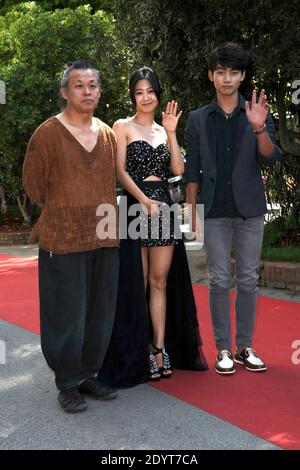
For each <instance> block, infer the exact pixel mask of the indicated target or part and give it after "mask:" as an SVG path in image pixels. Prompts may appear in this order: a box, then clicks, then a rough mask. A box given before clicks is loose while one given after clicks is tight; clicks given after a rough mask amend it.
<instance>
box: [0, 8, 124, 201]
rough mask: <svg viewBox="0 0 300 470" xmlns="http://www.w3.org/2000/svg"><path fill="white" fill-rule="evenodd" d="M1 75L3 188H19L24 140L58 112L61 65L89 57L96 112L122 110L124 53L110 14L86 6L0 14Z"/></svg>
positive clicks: (109, 114) (112, 116)
mask: <svg viewBox="0 0 300 470" xmlns="http://www.w3.org/2000/svg"><path fill="white" fill-rule="evenodd" d="M0 43H1V49H0V80H4V81H5V83H6V94H7V97H6V98H7V103H6V104H5V105H1V108H0V113H1V114H0V120H1V125H0V154H1V167H0V172H1V173H2V175H3V176H4V178H5V184H6V189H7V191H8V192H9V193H10V194H11V195H14V196H17V195H18V194H19V193H20V192H21V191H22V183H21V172H22V163H23V159H24V155H25V151H26V144H27V142H28V140H29V138H30V136H31V135H32V133H33V131H34V130H35V128H36V127H37V126H38V125H39V124H40V123H41V122H43V121H44V120H46V119H47V118H48V117H49V116H51V115H54V114H56V113H57V112H59V111H60V109H59V104H58V96H59V79H60V77H61V73H62V71H63V69H64V66H65V65H66V64H69V63H71V62H73V61H74V60H77V59H79V58H87V59H90V60H91V61H92V62H93V63H94V64H95V65H96V67H97V68H99V70H100V73H101V83H102V96H101V100H100V104H99V107H98V109H97V113H96V115H98V116H99V117H100V118H101V119H102V120H104V121H105V122H107V123H108V124H110V125H111V124H112V123H113V122H114V121H115V120H116V119H117V118H119V116H120V115H121V114H123V115H124V114H125V112H126V111H125V108H126V105H127V103H126V101H125V99H124V97H125V96H126V95H127V76H128V73H127V70H128V67H129V55H128V51H127V49H126V48H125V47H124V46H123V45H122V43H121V42H120V40H119V38H118V35H117V28H116V23H115V21H114V19H113V17H112V16H111V15H110V14H108V13H104V12H103V11H98V12H96V13H95V14H94V15H92V14H91V12H90V8H89V7H88V6H85V7H83V6H82V7H79V8H77V9H75V10H71V9H63V10H56V11H54V12H50V11H42V10H41V9H40V7H38V6H36V5H35V3H34V2H28V3H24V4H22V5H21V7H20V6H19V7H18V8H17V9H12V10H10V11H9V13H7V15H5V16H3V17H0Z"/></svg>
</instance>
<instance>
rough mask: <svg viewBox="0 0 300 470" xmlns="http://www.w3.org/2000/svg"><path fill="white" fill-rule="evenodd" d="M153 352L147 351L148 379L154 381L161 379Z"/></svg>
mask: <svg viewBox="0 0 300 470" xmlns="http://www.w3.org/2000/svg"><path fill="white" fill-rule="evenodd" d="M155 354H156V353H155V352H154V351H150V352H149V380H152V381H155V380H160V379H161V372H160V369H159V367H158V365H157V362H156V357H155Z"/></svg>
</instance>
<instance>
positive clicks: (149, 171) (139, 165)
mask: <svg viewBox="0 0 300 470" xmlns="http://www.w3.org/2000/svg"><path fill="white" fill-rule="evenodd" d="M126 171H127V173H128V174H129V175H130V176H131V178H132V179H133V180H134V181H143V180H144V179H146V178H148V177H149V176H151V175H152V176H157V177H158V178H160V179H161V180H163V181H166V180H167V177H168V175H169V174H170V151H169V148H168V146H167V144H160V145H158V146H157V147H152V145H151V144H149V142H147V141H146V140H134V141H133V142H130V144H128V145H127V158H126Z"/></svg>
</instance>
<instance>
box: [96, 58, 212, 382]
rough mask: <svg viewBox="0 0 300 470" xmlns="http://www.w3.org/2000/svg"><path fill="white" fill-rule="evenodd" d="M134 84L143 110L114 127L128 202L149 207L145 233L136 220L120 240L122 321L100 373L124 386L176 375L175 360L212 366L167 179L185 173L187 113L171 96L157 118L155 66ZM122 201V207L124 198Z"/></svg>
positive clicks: (119, 315)
mask: <svg viewBox="0 0 300 470" xmlns="http://www.w3.org/2000/svg"><path fill="white" fill-rule="evenodd" d="M129 89H130V96H131V99H132V102H133V103H134V105H135V107H136V113H135V115H134V116H133V117H130V118H128V119H120V120H118V121H117V122H116V123H115V124H114V126H113V129H114V131H115V134H116V137H117V146H118V150H117V172H118V179H119V181H120V183H121V185H122V186H123V188H124V191H125V192H124V196H123V197H125V198H126V202H127V206H128V207H132V205H133V204H137V203H139V204H140V207H141V208H142V209H141V212H140V217H139V231H140V236H139V237H138V238H137V237H136V235H135V234H132V233H131V229H130V222H131V221H132V219H131V218H128V220H127V223H126V238H124V239H121V243H120V275H119V292H118V302H117V311H116V320H115V327H114V331H113V335H112V339H111V342H110V346H109V349H108V352H107V355H106V358H105V361H104V364H103V367H102V369H101V374H100V380H101V381H105V382H106V383H109V384H110V385H111V386H115V387H118V388H121V387H128V386H132V385H136V384H138V383H142V382H145V381H146V380H159V379H161V378H170V377H171V375H172V366H173V367H180V368H185V369H192V370H205V369H207V363H206V360H205V357H204V355H203V353H202V350H201V339H200V335H199V326H198V321H197V312H196V307H195V302H194V297H193V290H192V284H191V279H190V273H189V267H188V263H187V258H186V253H185V248H184V244H183V241H182V239H181V234H180V229H179V225H178V223H177V217H176V214H175V215H174V212H173V211H171V213H169V212H168V209H169V207H170V206H171V205H172V200H171V197H170V193H169V191H168V186H167V182H166V181H167V177H168V175H169V173H170V170H171V172H172V173H173V175H182V174H183V171H184V162H183V159H182V156H181V152H180V149H179V146H178V143H177V138H176V127H177V123H178V120H179V118H180V116H181V112H179V113H177V103H176V102H175V101H171V102H168V104H167V107H166V111H165V112H163V113H162V126H160V125H158V124H157V123H156V122H155V121H154V113H155V110H156V108H157V106H158V105H159V103H160V95H161V87H160V83H159V79H158V77H157V75H156V74H155V72H153V70H152V69H150V68H148V67H143V68H141V69H139V70H136V71H135V72H134V73H133V75H132V76H131V79H130V82H129ZM120 206H121V211H122V207H123V201H122V203H121V205H120ZM166 214H170V215H166ZM121 224H122V217H121ZM135 227H136V225H135ZM123 228H124V227H123ZM127 229H128V230H127ZM122 232H123V230H122ZM171 364H172V366H171Z"/></svg>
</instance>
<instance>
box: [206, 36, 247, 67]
mask: <svg viewBox="0 0 300 470" xmlns="http://www.w3.org/2000/svg"><path fill="white" fill-rule="evenodd" d="M207 62H208V69H209V70H211V71H212V72H214V71H215V70H216V69H217V67H218V66H220V65H221V67H229V68H231V69H235V70H241V71H242V72H243V71H244V70H246V69H247V68H248V66H249V55H248V53H247V52H246V51H245V50H244V49H243V47H242V46H241V45H240V44H236V43H234V42H224V43H223V44H221V45H220V46H218V47H216V48H215V49H214V50H213V51H212V53H211V54H210V55H209V57H208V59H207Z"/></svg>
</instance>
